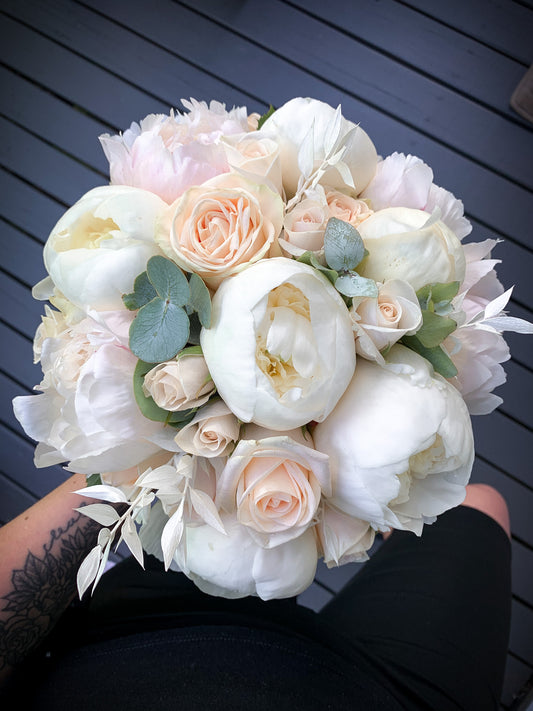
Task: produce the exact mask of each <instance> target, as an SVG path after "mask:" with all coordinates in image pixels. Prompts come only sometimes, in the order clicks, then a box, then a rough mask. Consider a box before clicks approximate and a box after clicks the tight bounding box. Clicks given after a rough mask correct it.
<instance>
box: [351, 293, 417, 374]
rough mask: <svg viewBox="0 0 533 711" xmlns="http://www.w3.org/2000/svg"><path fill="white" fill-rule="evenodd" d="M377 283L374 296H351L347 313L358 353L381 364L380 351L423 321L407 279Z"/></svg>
mask: <svg viewBox="0 0 533 711" xmlns="http://www.w3.org/2000/svg"><path fill="white" fill-rule="evenodd" d="M378 287H379V290H378V297H377V299H371V298H354V299H353V304H352V307H351V308H350V314H351V317H352V319H353V323H354V331H355V336H356V342H355V346H356V350H357V353H359V354H360V355H362V356H364V357H365V358H368V359H369V360H375V361H377V362H378V363H380V364H384V362H385V361H384V360H383V356H382V355H381V354H380V352H379V351H381V350H383V349H384V348H387V347H389V346H392V345H393V344H394V343H396V342H397V341H399V340H400V338H402V337H403V336H405V335H412V334H413V333H416V331H417V330H418V329H419V328H420V326H421V325H422V311H421V309H420V304H419V303H418V299H417V297H416V294H415V291H414V289H413V287H412V286H411V285H410V284H408V283H407V282H406V281H401V280H399V279H390V280H389V281H386V282H385V283H384V284H379V285H378Z"/></svg>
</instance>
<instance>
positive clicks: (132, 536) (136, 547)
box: [120, 516, 144, 567]
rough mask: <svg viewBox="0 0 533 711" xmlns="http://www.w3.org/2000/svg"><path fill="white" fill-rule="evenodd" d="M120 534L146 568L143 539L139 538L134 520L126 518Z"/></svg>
mask: <svg viewBox="0 0 533 711" xmlns="http://www.w3.org/2000/svg"><path fill="white" fill-rule="evenodd" d="M120 533H121V534H122V538H123V539H124V542H125V543H126V545H127V546H128V548H129V549H130V551H131V552H132V553H133V555H134V556H135V558H136V559H137V561H138V562H139V563H140V564H141V565H142V566H143V567H144V555H143V547H142V543H141V539H140V538H139V534H138V533H137V529H136V527H135V524H134V523H133V519H132V518H131V517H130V516H127V517H126V520H125V521H124V523H123V524H122V528H121V530H120Z"/></svg>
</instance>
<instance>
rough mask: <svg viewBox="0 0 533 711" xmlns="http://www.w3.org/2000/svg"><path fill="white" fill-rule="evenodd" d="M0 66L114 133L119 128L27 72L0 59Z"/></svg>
mask: <svg viewBox="0 0 533 711" xmlns="http://www.w3.org/2000/svg"><path fill="white" fill-rule="evenodd" d="M11 19H12V18H11ZM0 67H3V68H4V69H5V70H6V71H8V72H10V73H11V74H14V75H15V76H16V77H18V78H19V79H22V80H23V81H26V82H28V84H31V85H32V86H34V87H36V88H37V89H39V90H40V91H43V92H45V93H46V94H50V96H53V97H54V99H57V100H58V101H60V102H61V103H62V104H65V105H66V106H67V107H68V108H70V109H74V110H78V111H81V112H83V113H84V114H85V115H86V116H88V117H89V118H91V119H92V120H93V121H97V122H98V123H101V124H103V125H104V126H105V127H106V128H107V129H108V130H109V131H114V132H115V133H118V131H119V130H120V129H119V128H118V127H117V126H114V125H113V124H111V123H109V121H107V120H106V119H104V118H102V117H100V116H97V115H96V114H94V113H92V112H91V110H90V109H86V108H84V107H81V106H79V104H75V103H72V101H69V100H68V99H67V98H66V97H64V96H62V95H61V94H58V93H57V92H56V91H54V90H53V89H50V88H49V87H47V86H46V85H45V84H41V82H39V81H36V80H35V79H34V78H33V77H31V76H28V75H27V74H25V73H24V72H21V71H20V70H18V69H16V68H15V67H12V66H11V65H10V64H7V63H6V62H4V61H2V60H0Z"/></svg>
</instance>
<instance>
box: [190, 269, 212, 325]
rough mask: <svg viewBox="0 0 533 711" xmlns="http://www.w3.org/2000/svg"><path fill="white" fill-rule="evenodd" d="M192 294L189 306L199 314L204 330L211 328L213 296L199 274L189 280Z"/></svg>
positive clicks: (192, 275)
mask: <svg viewBox="0 0 533 711" xmlns="http://www.w3.org/2000/svg"><path fill="white" fill-rule="evenodd" d="M189 288H190V292H191V296H190V300H189V305H190V306H192V308H193V309H194V310H195V311H196V312H197V313H198V318H199V320H200V323H201V324H202V326H203V327H204V328H209V327H210V326H211V296H210V295H209V289H208V288H207V286H206V285H205V284H204V282H203V281H202V279H201V278H200V277H199V276H198V274H194V272H193V273H192V274H191V277H190V279H189Z"/></svg>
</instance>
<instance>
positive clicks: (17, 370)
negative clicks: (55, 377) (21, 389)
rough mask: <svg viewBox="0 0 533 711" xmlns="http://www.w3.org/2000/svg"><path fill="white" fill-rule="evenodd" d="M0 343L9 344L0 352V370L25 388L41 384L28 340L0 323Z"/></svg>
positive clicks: (40, 375)
mask: <svg viewBox="0 0 533 711" xmlns="http://www.w3.org/2000/svg"><path fill="white" fill-rule="evenodd" d="M0 343H9V348H2V349H1V351H0V370H2V371H3V372H4V373H6V374H7V375H9V376H10V377H12V379H13V380H15V381H16V382H18V383H20V384H21V385H22V384H23V385H25V386H26V387H27V388H32V387H33V386H34V385H36V384H37V383H40V382H41V379H42V372H41V369H40V367H39V366H38V365H34V363H33V348H32V342H31V340H30V339H29V338H27V337H24V336H22V335H20V334H19V333H17V332H16V331H14V330H13V329H12V328H9V326H7V325H6V324H5V323H4V322H2V321H0Z"/></svg>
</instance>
